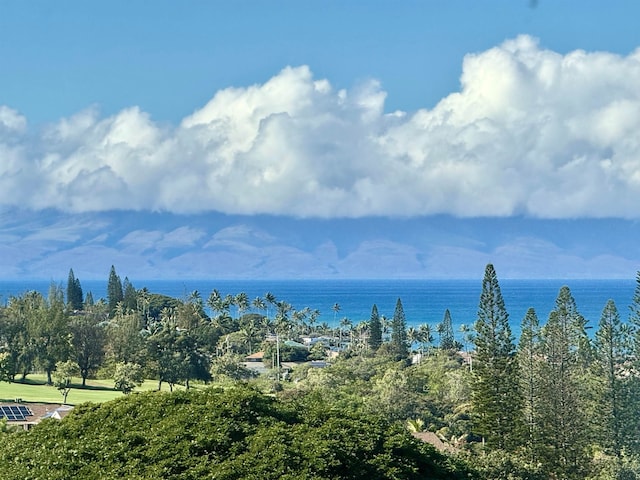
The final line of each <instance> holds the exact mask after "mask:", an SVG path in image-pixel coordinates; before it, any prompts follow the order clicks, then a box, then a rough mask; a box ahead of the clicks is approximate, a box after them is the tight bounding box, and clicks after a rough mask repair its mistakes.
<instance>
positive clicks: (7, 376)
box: [0, 352, 11, 382]
mask: <svg viewBox="0 0 640 480" xmlns="http://www.w3.org/2000/svg"><path fill="white" fill-rule="evenodd" d="M10 362H11V355H9V353H8V352H0V382H11V364H10Z"/></svg>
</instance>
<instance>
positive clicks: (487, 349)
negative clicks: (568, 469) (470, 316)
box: [472, 264, 522, 450]
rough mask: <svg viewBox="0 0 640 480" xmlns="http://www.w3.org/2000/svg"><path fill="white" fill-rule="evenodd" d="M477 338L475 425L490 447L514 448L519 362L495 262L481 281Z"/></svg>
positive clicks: (518, 410) (518, 412)
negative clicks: (494, 265)
mask: <svg viewBox="0 0 640 480" xmlns="http://www.w3.org/2000/svg"><path fill="white" fill-rule="evenodd" d="M476 332H477V336H476V338H475V345H476V361H475V362H474V368H473V372H474V379H473V395H472V402H473V410H474V416H475V429H476V431H477V433H479V434H480V435H482V436H483V437H484V438H485V440H486V442H487V445H488V446H489V447H491V448H498V449H504V450H514V449H515V448H516V447H517V443H518V434H519V432H520V425H521V403H522V402H521V398H520V395H519V388H518V387H519V385H518V380H519V377H518V363H517V359H516V356H515V345H514V342H513V338H512V335H511V327H510V326H509V314H508V313H507V310H506V308H505V305H504V300H503V298H502V293H501V292H500V286H499V284H498V278H497V276H496V272H495V270H494V268H493V265H491V264H489V265H487V267H486V269H485V274H484V279H483V281H482V293H481V295H480V304H479V306H478V319H477V321H476Z"/></svg>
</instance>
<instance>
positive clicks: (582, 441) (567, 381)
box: [540, 286, 591, 479]
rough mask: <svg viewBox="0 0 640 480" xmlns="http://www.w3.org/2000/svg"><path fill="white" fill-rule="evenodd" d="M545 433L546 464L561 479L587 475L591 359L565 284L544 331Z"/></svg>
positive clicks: (542, 406)
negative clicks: (587, 374) (588, 363)
mask: <svg viewBox="0 0 640 480" xmlns="http://www.w3.org/2000/svg"><path fill="white" fill-rule="evenodd" d="M541 340H542V341H541V347H542V351H541V353H542V357H543V358H544V359H545V362H544V363H543V364H542V370H541V373H542V374H541V376H540V379H541V387H540V392H541V398H542V402H541V404H540V413H541V431H542V432H543V444H544V446H545V449H544V451H543V452H541V453H542V454H543V455H544V463H545V464H546V465H547V468H548V469H549V470H550V473H551V474H553V475H555V476H557V477H558V478H567V479H581V478H585V477H586V474H587V469H588V466H589V453H588V451H587V445H588V439H589V438H590V433H591V432H590V431H589V429H588V422H587V417H588V413H587V409H586V398H587V396H588V395H587V392H588V390H589V385H588V381H587V378H585V365H584V360H585V359H586V358H588V337H587V335H586V331H585V320H584V318H583V317H582V315H580V313H578V309H577V307H576V303H575V300H574V298H573V296H572V295H571V290H570V289H569V287H567V286H563V287H561V288H560V291H559V292H558V296H557V298H556V302H555V308H554V310H552V311H551V313H550V314H549V320H548V321H547V324H546V325H545V326H544V328H543V329H542V334H541Z"/></svg>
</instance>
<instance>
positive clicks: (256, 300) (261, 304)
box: [251, 297, 267, 312]
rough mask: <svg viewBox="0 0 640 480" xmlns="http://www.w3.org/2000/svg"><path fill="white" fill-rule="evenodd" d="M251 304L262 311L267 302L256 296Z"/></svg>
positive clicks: (265, 307)
mask: <svg viewBox="0 0 640 480" xmlns="http://www.w3.org/2000/svg"><path fill="white" fill-rule="evenodd" d="M251 306H252V307H253V308H255V309H256V310H262V311H263V312H264V311H265V310H266V309H267V303H266V302H265V301H264V299H263V298H262V297H256V298H254V299H253V301H252V302H251Z"/></svg>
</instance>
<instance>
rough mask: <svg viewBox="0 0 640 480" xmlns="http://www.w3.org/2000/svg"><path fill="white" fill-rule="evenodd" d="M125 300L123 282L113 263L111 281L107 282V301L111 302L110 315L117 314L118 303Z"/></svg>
mask: <svg viewBox="0 0 640 480" xmlns="http://www.w3.org/2000/svg"><path fill="white" fill-rule="evenodd" d="M123 300H124V293H123V291H122V282H121V281H120V277H119V276H118V274H117V273H116V268H115V267H114V266H113V265H111V270H110V272H109V281H108V283H107V303H108V304H109V316H113V315H114V314H115V311H116V308H117V306H118V303H120V302H122V301H123Z"/></svg>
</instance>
